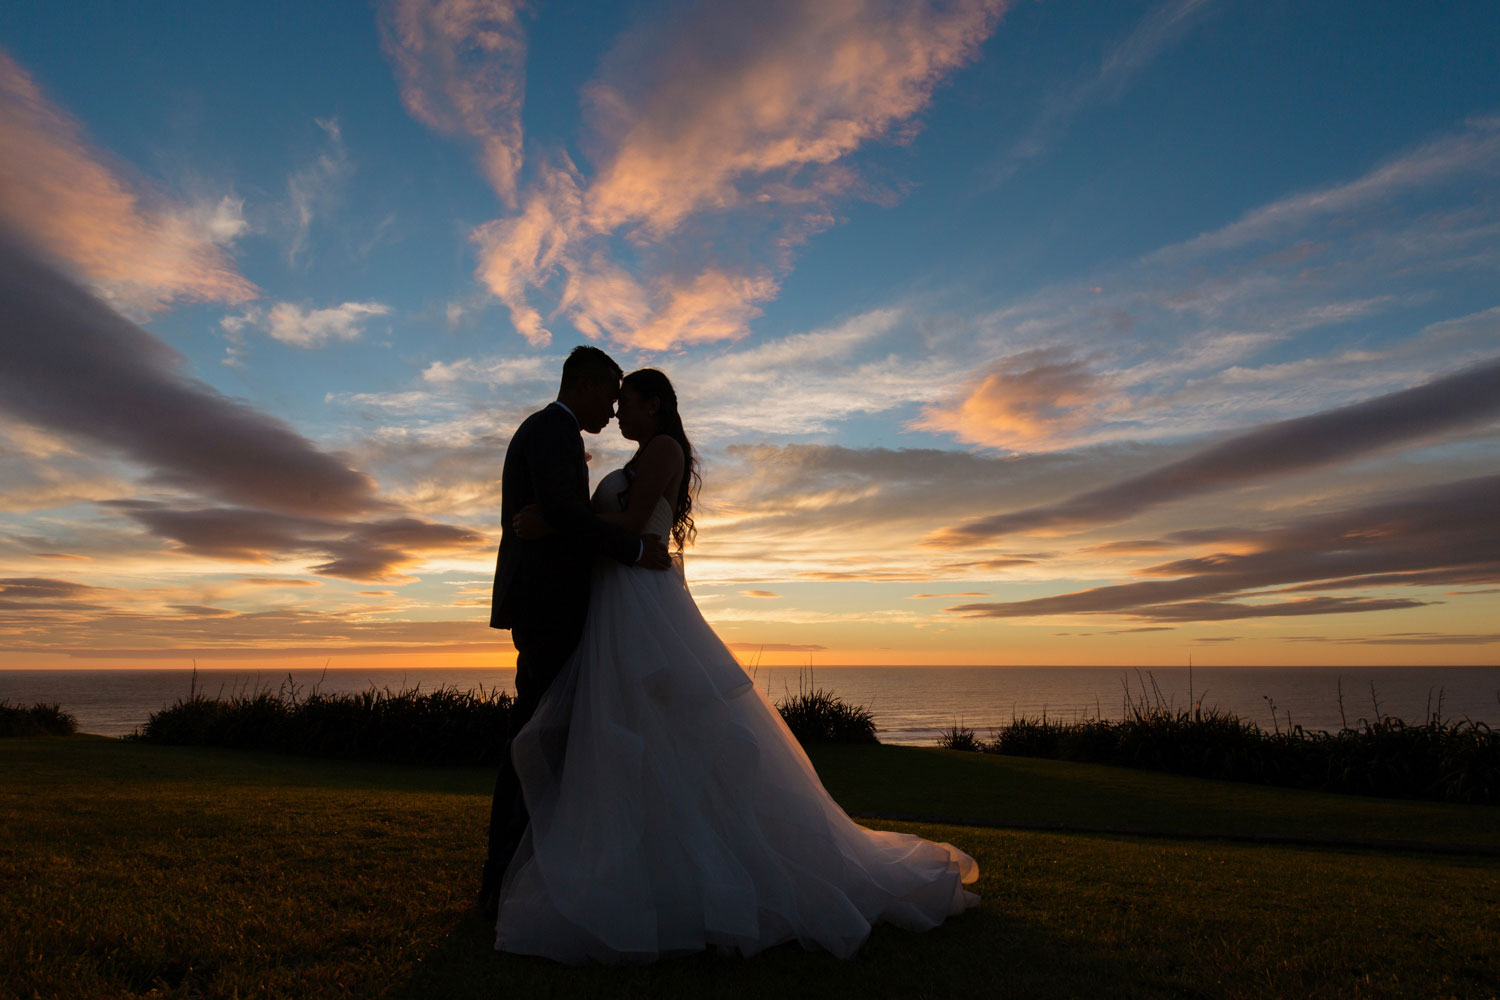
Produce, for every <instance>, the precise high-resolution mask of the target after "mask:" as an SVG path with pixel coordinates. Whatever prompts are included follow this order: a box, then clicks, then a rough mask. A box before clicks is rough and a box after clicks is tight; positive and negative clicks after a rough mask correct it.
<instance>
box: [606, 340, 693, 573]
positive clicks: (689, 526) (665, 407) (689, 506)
mask: <svg viewBox="0 0 1500 1000" xmlns="http://www.w3.org/2000/svg"><path fill="white" fill-rule="evenodd" d="M620 389H621V390H622V391H623V390H625V389H629V390H631V391H632V392H634V393H635V394H636V395H638V396H640V397H641V398H642V399H654V400H657V401H658V407H657V410H656V432H657V433H658V434H666V435H667V436H669V437H671V438H672V439H673V440H675V441H676V442H677V443H678V444H680V445H682V482H681V483H680V485H678V487H677V502H676V504H675V505H673V509H672V541H673V542H674V543H676V545H677V548H678V549H684V548H686V547H687V546H689V545H691V544H693V539H694V538H695V537H696V536H697V534H698V531H697V529H696V528H694V527H693V497H694V496H695V495H696V494H697V492H698V487H699V486H701V485H702V479H701V477H700V476H699V475H698V458H697V456H696V455H694V454H693V446H692V445H691V444H690V443H688V436H687V431H685V430H683V429H682V414H680V413H678V412H677V391H676V390H675V389H673V388H672V383H671V381H670V380H669V379H668V378H667V376H666V375H664V374H662V373H661V372H659V371H657V370H656V369H655V368H639V369H637V370H635V371H633V372H631V373H630V374H629V375H626V376H625V379H624V381H622V382H621V383H620ZM647 443H648V442H646V441H642V442H641V446H642V447H645V445H646V444H647ZM636 454H637V455H639V454H640V453H639V452H637V453H636ZM634 466H635V459H634V458H632V459H631V460H630V461H629V462H627V463H625V468H627V469H629V470H630V471H631V473H632V474H633V473H634V472H635V468H634Z"/></svg>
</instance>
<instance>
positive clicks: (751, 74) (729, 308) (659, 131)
mask: <svg viewBox="0 0 1500 1000" xmlns="http://www.w3.org/2000/svg"><path fill="white" fill-rule="evenodd" d="M1003 6H1004V4H1003V2H1002V0H959V2H956V3H949V4H942V5H934V4H929V3H908V4H899V5H884V4H875V3H869V2H865V0H826V2H821V3H816V4H807V3H800V2H793V0H776V2H771V3H769V4H765V3H763V4H757V5H754V6H739V7H735V6H732V5H731V6H730V7H727V8H726V7H723V6H715V7H713V8H712V9H709V8H707V7H703V8H701V9H699V10H697V11H695V12H692V13H689V14H688V15H686V16H682V15H680V13H679V15H677V19H676V20H675V21H674V22H673V23H671V24H669V25H666V26H665V27H661V26H658V30H655V31H648V30H642V31H637V32H633V33H630V34H628V35H627V36H626V39H625V41H623V42H622V43H621V44H620V45H618V46H617V47H616V49H615V50H614V51H613V52H612V53H611V54H610V55H609V56H608V57H607V58H606V60H605V63H604V67H603V69H602V71H601V74H600V76H599V78H598V79H597V80H595V81H594V82H593V83H592V84H590V85H589V87H588V88H587V89H586V94H585V98H586V105H587V107H586V111H587V119H588V130H587V133H586V135H585V136H584V140H583V146H584V148H585V149H586V150H587V151H588V152H589V157H590V161H591V163H592V164H593V168H594V169H593V171H592V173H591V174H590V175H588V176H585V174H584V173H583V172H582V171H580V170H579V169H577V168H576V167H575V166H574V165H573V164H572V163H571V162H570V161H567V160H566V159H565V158H563V159H562V161H561V162H560V163H557V164H543V165H540V166H538V167H536V168H535V169H534V170H533V180H532V182H531V183H530V184H529V185H528V186H527V188H526V190H525V191H524V192H523V194H522V195H521V197H520V202H519V203H520V211H519V213H518V214H517V215H515V216H513V217H510V218H505V219H500V220H496V221H494V222H491V223H487V224H485V225H484V226H481V227H479V229H478V230H476V232H475V234H474V240H475V242H476V243H477V244H478V246H479V254H480V265H479V269H478V277H479V279H480V280H481V281H482V282H483V283H484V284H485V285H486V286H487V287H488V288H489V289H490V290H491V291H492V292H493V293H494V294H495V295H496V296H497V297H498V298H500V300H501V301H502V302H504V303H505V304H506V305H507V306H508V307H509V309H510V311H511V317H512V321H513V323H514V324H515V326H516V329H517V330H518V331H519V332H520V333H521V334H522V336H524V337H525V338H526V339H527V340H528V341H530V342H531V343H533V344H536V345H542V344H546V343H548V342H549V341H550V338H551V333H550V331H548V330H547V329H546V326H545V325H544V320H543V317H542V315H541V313H540V311H539V310H538V309H537V308H536V307H534V306H533V305H532V304H531V302H530V298H529V296H530V295H531V294H532V293H534V292H535V291H536V290H537V289H541V288H553V287H554V283H555V282H559V281H560V291H558V292H556V294H557V297H558V298H557V301H558V304H557V310H558V312H560V313H563V314H566V316H567V317H568V318H569V319H570V320H571V321H572V322H573V324H574V325H575V326H577V328H578V329H579V330H581V331H582V332H583V333H584V334H585V335H586V336H589V337H592V338H594V339H600V340H609V341H612V342H614V343H616V344H621V345H625V346H629V347H636V348H641V349H648V350H666V349H669V348H671V347H674V346H677V345H681V344H685V343H701V342H708V341H722V340H734V339H737V338H739V337H742V336H744V335H745V334H746V333H747V332H748V329H749V323H750V322H751V321H752V320H753V319H754V318H755V317H756V316H758V315H759V314H760V308H761V305H762V304H763V303H765V302H766V301H769V300H770V299H772V298H774V297H775V296H776V294H777V292H778V291H779V286H780V279H781V277H783V276H784V275H785V273H786V271H787V270H788V269H789V268H790V266H791V254H792V250H793V249H794V248H795V247H796V246H797V245H798V244H800V243H801V242H803V241H804V240H806V239H807V238H808V237H809V236H810V235H811V234H812V233H815V232H818V231H821V230H822V229H825V228H827V227H828V226H830V225H832V224H833V221H834V214H833V212H832V209H831V206H832V204H833V203H834V201H835V200H836V199H838V198H841V197H847V196H850V195H854V194H864V195H866V196H870V195H869V193H868V192H865V191H863V190H862V185H863V181H862V180H861V178H860V176H859V174H858V172H857V171H855V170H853V169H851V168H850V167H849V166H848V165H847V164H846V163H844V162H842V161H843V160H844V159H845V158H847V157H848V156H849V155H850V154H851V153H854V152H855V151H856V150H858V149H859V148H860V147H862V146H864V145H867V144H868V143H870V142H871V141H875V140H881V139H885V140H896V141H900V140H903V139H905V138H907V137H909V136H910V135H911V134H912V132H913V130H914V118H915V116H916V115H917V114H918V113H919V112H921V111H922V110H923V109H924V108H925V107H926V106H927V105H928V103H929V102H930V100H931V98H932V93H933V90H934V88H936V86H937V85H938V84H939V83H940V82H941V81H942V80H943V78H944V77H946V76H947V75H948V74H950V73H951V72H952V71H953V70H954V69H956V68H957V67H958V66H960V65H962V64H963V63H965V62H967V61H968V60H970V59H972V58H973V57H974V56H975V54H976V53H977V51H978V48H979V45H980V43H982V42H983V40H984V39H985V38H986V37H987V36H988V35H989V33H990V32H991V31H992V30H993V28H994V25H995V23H996V21H997V20H998V18H999V15H1000V11H1001V9H1002V8H1003ZM501 63H503V59H497V60H495V61H493V63H492V66H499V65H500V64H501ZM414 113H415V112H414ZM419 117H420V115H419ZM469 131H470V132H471V133H473V134H476V135H477V134H478V133H477V132H475V131H474V130H473V129H470V130H469ZM705 248H708V250H707V251H706V252H705Z"/></svg>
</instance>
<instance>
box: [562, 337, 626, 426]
mask: <svg viewBox="0 0 1500 1000" xmlns="http://www.w3.org/2000/svg"><path fill="white" fill-rule="evenodd" d="M621 374H623V373H622V372H621V371H620V366H619V365H617V364H615V361H614V359H613V358H611V357H610V356H609V355H608V354H605V353H604V352H603V351H601V350H599V348H597V347H588V346H581V347H575V348H573V350H572V352H571V353H569V354H568V359H567V360H566V361H564V362H563V370H562V383H561V385H559V386H558V389H557V401H558V402H559V403H562V404H563V405H564V406H566V407H567V408H568V409H570V410H572V411H573V415H574V416H575V417H577V418H578V425H579V426H580V427H582V428H583V429H584V430H586V431H588V432H589V433H590V434H598V433H599V432H600V431H602V430H604V428H605V425H607V424H608V423H609V419H610V418H611V417H613V416H614V415H615V400H616V399H617V398H618V397H619V395H620V376H621Z"/></svg>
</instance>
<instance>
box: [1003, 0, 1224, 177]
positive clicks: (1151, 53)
mask: <svg viewBox="0 0 1500 1000" xmlns="http://www.w3.org/2000/svg"><path fill="white" fill-rule="evenodd" d="M1212 6H1213V0H1167V2H1165V3H1161V4H1158V5H1157V6H1155V7H1153V8H1152V9H1151V10H1149V11H1147V12H1146V15H1145V17H1143V18H1141V20H1140V21H1139V22H1137V23H1136V25H1135V27H1134V28H1133V29H1131V32H1130V34H1129V35H1127V36H1126V37H1125V38H1123V39H1121V40H1120V41H1119V42H1118V43H1117V44H1115V45H1114V46H1112V47H1111V48H1110V50H1109V51H1108V52H1107V53H1106V54H1105V56H1104V58H1102V59H1101V60H1100V61H1099V65H1098V66H1097V67H1095V68H1094V69H1092V70H1091V71H1090V72H1088V73H1086V74H1085V75H1083V76H1082V77H1081V78H1080V79H1078V80H1077V81H1075V82H1074V83H1073V84H1072V85H1070V86H1069V87H1067V88H1065V89H1064V90H1061V91H1059V92H1057V93H1055V94H1053V95H1052V96H1051V98H1050V99H1049V100H1047V101H1046V102H1045V103H1044V104H1043V106H1042V110H1041V113H1040V114H1039V115H1038V116H1037V118H1036V120H1035V121H1034V122H1033V123H1032V125H1031V128H1030V129H1029V130H1028V131H1027V132H1026V134H1025V135H1024V136H1022V138H1020V139H1019V140H1017V141H1016V142H1015V143H1014V144H1013V145H1012V146H1011V147H1010V149H1009V150H1007V151H1006V153H1005V154H1004V155H1003V156H1002V157H1001V159H1000V164H999V166H998V167H997V168H996V170H995V179H996V180H1004V179H1005V178H1007V177H1010V176H1011V175H1012V174H1014V173H1015V172H1016V171H1018V170H1020V169H1021V167H1022V166H1024V165H1025V164H1026V162H1027V161H1029V160H1032V159H1035V158H1036V157H1038V156H1040V155H1042V153H1044V152H1045V151H1046V150H1047V148H1048V147H1049V146H1051V145H1052V144H1053V143H1055V142H1056V141H1057V140H1058V139H1059V138H1060V137H1061V136H1062V134H1063V133H1064V132H1065V131H1066V130H1067V128H1068V126H1069V125H1070V124H1071V123H1072V121H1073V119H1074V118H1076V117H1077V116H1078V115H1079V113H1081V112H1082V111H1084V110H1085V109H1086V108H1088V107H1090V106H1093V105H1098V104H1104V103H1109V102H1113V101H1117V100H1119V98H1120V95H1121V94H1122V93H1123V92H1124V90H1125V88H1126V87H1128V86H1129V85H1130V83H1131V81H1133V80H1134V79H1135V78H1136V77H1137V76H1138V75H1140V73H1141V72H1142V71H1144V70H1145V69H1146V67H1148V66H1149V65H1151V63H1153V62H1155V61H1156V58H1157V57H1158V56H1160V55H1161V54H1162V53H1163V52H1164V51H1166V50H1167V49H1168V48H1170V47H1171V46H1173V45H1174V44H1176V43H1177V42H1179V41H1180V40H1182V38H1183V37H1184V36H1186V35H1187V33H1188V31H1189V30H1190V29H1191V28H1192V26H1193V24H1194V23H1195V21H1196V19H1197V18H1198V17H1199V16H1200V15H1201V14H1202V13H1203V12H1204V11H1206V10H1208V9H1209V8H1211V7H1212Z"/></svg>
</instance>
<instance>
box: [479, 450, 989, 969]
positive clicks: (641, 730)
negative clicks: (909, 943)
mask: <svg viewBox="0 0 1500 1000" xmlns="http://www.w3.org/2000/svg"><path fill="white" fill-rule="evenodd" d="M627 482H628V479H627V478H626V476H625V474H624V472H623V471H622V470H621V471H616V472H612V473H610V474H609V475H608V476H606V477H605V479H604V481H603V482H601V483H600V484H599V488H598V489H597V490H595V492H594V506H595V509H596V510H603V509H607V510H617V509H619V505H620V500H619V499H617V498H620V497H622V495H623V491H624V489H625V487H626V484H627ZM671 520H672V512H671V509H670V508H669V506H668V505H667V502H666V501H665V500H661V501H659V502H658V505H657V509H656V511H655V512H654V513H653V515H652V517H651V519H650V521H649V523H648V524H647V526H646V528H645V529H644V532H645V533H655V534H658V535H660V536H661V537H662V538H666V537H667V536H668V535H669V534H670V528H671ZM511 755H512V759H513V760H514V761H515V766H516V772H517V774H518V775H519V777H520V779H521V786H522V788H523V790H524V792H525V795H526V806H527V809H528V810H529V811H530V813H531V826H530V828H529V830H528V831H527V834H526V836H525V839H524V840H523V842H522V844H521V847H520V849H519V850H518V851H517V853H516V856H515V858H514V860H513V861H512V862H511V865H510V867H509V869H508V870H507V872H506V875H505V881H504V886H503V889H502V894H501V904H500V913H499V918H498V921H497V924H496V941H495V946H496V948H498V949H500V950H503V951H509V952H518V953H522V954H528V955H543V956H546V957H548V958H552V959H556V960H558V961H562V962H583V961H590V960H592V961H599V962H619V961H650V960H653V959H655V958H658V957H662V956H668V955H678V954H685V953H690V952H696V951H703V950H705V949H709V950H714V951H718V952H724V953H738V954H743V955H751V954H754V953H756V952H758V951H761V950H762V949H764V948H768V947H770V946H772V945H775V944H779V943H781V942H784V941H793V940H795V941H799V942H801V943H802V945H803V946H804V947H807V948H822V949H826V950H827V951H830V952H832V953H833V954H835V955H838V956H841V957H847V956H849V955H852V954H853V953H854V952H855V950H856V949H858V948H859V946H860V944H861V943H862V942H863V941H864V940H865V938H866V937H867V936H868V935H869V933H870V928H871V926H872V925H873V924H875V923H877V922H880V921H886V922H888V923H891V924H895V925H897V926H899V927H904V928H908V929H911V930H926V929H928V928H931V927H935V926H936V925H938V924H939V923H941V922H942V921H943V920H944V918H946V917H948V916H949V915H951V914H955V913H958V912H960V911H962V910H964V909H967V908H968V907H970V906H973V905H974V904H975V903H977V902H978V901H979V897H978V896H976V895H974V894H973V893H972V892H969V891H967V890H965V889H964V885H966V884H969V883H972V882H973V881H974V880H975V879H977V878H978V875H979V871H978V866H977V865H976V864H975V863H974V859H973V858H971V857H969V856H968V855H967V854H965V853H963V852H962V851H960V850H958V849H957V848H955V847H952V846H950V845H948V844H935V843H932V842H930V841H926V840H922V839H920V838H918V837H914V836H911V835H908V834H900V833H890V832H882V831H876V830H869V829H866V828H865V827H862V826H860V825H858V824H857V823H855V822H854V821H853V820H851V819H850V818H849V817H848V815H846V814H845V813H844V811H843V810H842V809H840V808H839V806H838V804H837V803H835V802H834V801H833V799H832V798H830V797H829V795H828V793H827V792H826V791H824V790H823V785H822V782H820V781H819V780H818V775H817V773H816V772H815V771H814V770H813V767H812V765H811V764H810V763H809V762H808V759H807V755H806V754H804V753H803V752H802V748H801V747H800V746H799V745H798V743H797V741H796V739H795V737H793V736H792V734H791V732H790V731H789V730H788V729H787V727H786V724H785V723H784V722H783V721H782V719H781V716H780V714H779V713H778V712H777V711H776V708H775V707H774V706H773V705H772V704H771V703H770V702H769V701H768V700H767V699H766V698H765V697H764V696H763V695H762V694H761V693H760V692H759V691H758V690H756V688H755V685H754V683H753V682H752V681H751V679H750V677H749V676H748V675H747V674H746V673H745V671H744V670H743V669H742V668H741V667H740V665H739V664H738V663H737V662H736V661H735V658H734V656H733V655H732V654H731V653H730V652H729V650H728V649H727V648H726V647H725V646H724V644H723V643H722V642H721V641H720V640H719V638H718V636H716V635H715V634H714V632H713V630H712V629H711V628H710V627H709V626H708V623H707V622H705V621H704V620H703V616H702V615H701V614H700V613H699V611H698V607H697V605H696V604H695V603H694V602H693V598H692V596H691V595H690V594H689V593H688V589H687V586H686V584H685V582H684V580H683V577H682V574H681V571H680V568H679V569H674V570H668V571H666V572H659V571H652V570H647V569H635V568H630V567H626V566H621V565H619V564H618V563H614V562H603V563H601V565H600V566H599V567H598V568H597V569H596V570H595V575H594V578H593V589H592V593H591V595H590V598H589V614H588V621H587V623H586V624H585V626H584V630H583V638H582V640H581V642H580V643H579V645H578V649H577V650H576V651H575V652H574V654H573V656H572V657H571V659H570V660H569V661H568V664H567V665H566V666H565V667H564V668H563V670H562V672H561V673H560V674H559V675H558V677H557V680H556V681H554V682H553V684H552V686H551V688H550V689H548V691H547V694H546V695H545V696H544V697H543V699H542V702H541V704H540V706H539V707H538V709H537V712H536V714H535V716H533V718H532V720H531V722H530V723H528V724H527V726H526V727H525V728H524V729H522V730H521V732H520V733H518V734H517V735H516V738H515V740H514V742H513V745H512V750H511Z"/></svg>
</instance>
